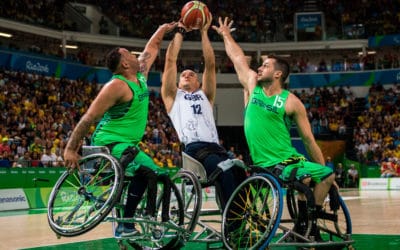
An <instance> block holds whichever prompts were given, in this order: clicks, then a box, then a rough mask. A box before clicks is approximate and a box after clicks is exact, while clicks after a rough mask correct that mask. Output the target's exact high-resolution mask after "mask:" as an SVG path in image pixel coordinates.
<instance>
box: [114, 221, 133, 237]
mask: <svg viewBox="0 0 400 250" xmlns="http://www.w3.org/2000/svg"><path fill="white" fill-rule="evenodd" d="M138 233H139V231H138V230H136V228H135V226H133V227H132V228H130V227H126V226H125V225H124V224H123V223H120V224H118V226H117V228H116V229H115V237H117V238H128V237H132V236H134V235H136V234H138Z"/></svg>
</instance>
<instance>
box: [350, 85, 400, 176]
mask: <svg viewBox="0 0 400 250" xmlns="http://www.w3.org/2000/svg"><path fill="white" fill-rule="evenodd" d="M354 141H355V145H356V148H357V157H358V161H359V162H363V163H368V164H376V165H380V166H381V167H382V177H388V176H389V174H388V172H389V171H386V170H387V168H388V167H391V168H393V170H394V172H396V176H400V85H398V84H396V85H394V86H393V87H391V86H390V87H386V88H385V87H384V86H382V85H380V84H376V85H374V86H372V87H371V88H370V89H369V93H368V96H367V97H366V104H365V109H364V110H363V111H362V113H361V114H360V115H359V116H358V117H357V125H356V128H355V130H354ZM392 174H393V173H392Z"/></svg>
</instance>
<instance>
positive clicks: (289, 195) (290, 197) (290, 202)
mask: <svg viewBox="0 0 400 250" xmlns="http://www.w3.org/2000/svg"><path fill="white" fill-rule="evenodd" d="M295 192H296V191H295V190H294V189H293V188H288V189H286V204H287V209H288V211H289V215H290V218H292V219H296V218H298V215H299V211H298V207H297V201H296V194H295Z"/></svg>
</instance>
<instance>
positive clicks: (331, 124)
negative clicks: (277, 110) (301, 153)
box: [293, 86, 355, 139]
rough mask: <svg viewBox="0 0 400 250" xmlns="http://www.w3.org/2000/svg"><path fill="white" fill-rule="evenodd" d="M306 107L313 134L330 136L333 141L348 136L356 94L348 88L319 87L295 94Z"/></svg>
mask: <svg viewBox="0 0 400 250" xmlns="http://www.w3.org/2000/svg"><path fill="white" fill-rule="evenodd" d="M293 93H294V94H295V95H296V96H298V97H299V98H300V100H301V101H302V102H303V103H304V106H305V107H306V110H307V114H308V119H309V121H310V123H311V128H312V132H313V134H314V135H315V136H316V137H318V136H320V135H329V136H330V138H331V139H344V138H345V137H346V136H347V133H348V130H347V128H348V127H349V122H350V121H351V117H350V116H351V112H352V109H353V101H354V98H355V97H354V93H353V91H352V90H351V88H350V87H349V86H346V87H342V86H340V87H326V86H324V87H322V88H320V87H317V88H310V89H307V90H305V89H303V90H301V91H300V92H298V91H296V90H295V91H294V92H293Z"/></svg>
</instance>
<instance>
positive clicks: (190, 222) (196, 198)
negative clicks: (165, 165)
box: [172, 169, 202, 239]
mask: <svg viewBox="0 0 400 250" xmlns="http://www.w3.org/2000/svg"><path fill="white" fill-rule="evenodd" d="M172 181H173V182H174V183H175V185H176V186H177V188H178V189H179V192H180V194H181V197H182V201H183V206H184V215H185V220H184V229H185V231H186V239H188V238H189V237H190V236H191V234H192V232H193V231H194V229H195V227H196V224H197V221H198V219H199V216H200V212H201V205H202V192H201V186H200V182H199V180H198V178H197V177H196V176H195V175H194V174H193V173H192V172H190V171H187V170H183V169H181V170H179V172H177V173H176V175H175V176H174V177H173V178H172Z"/></svg>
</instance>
